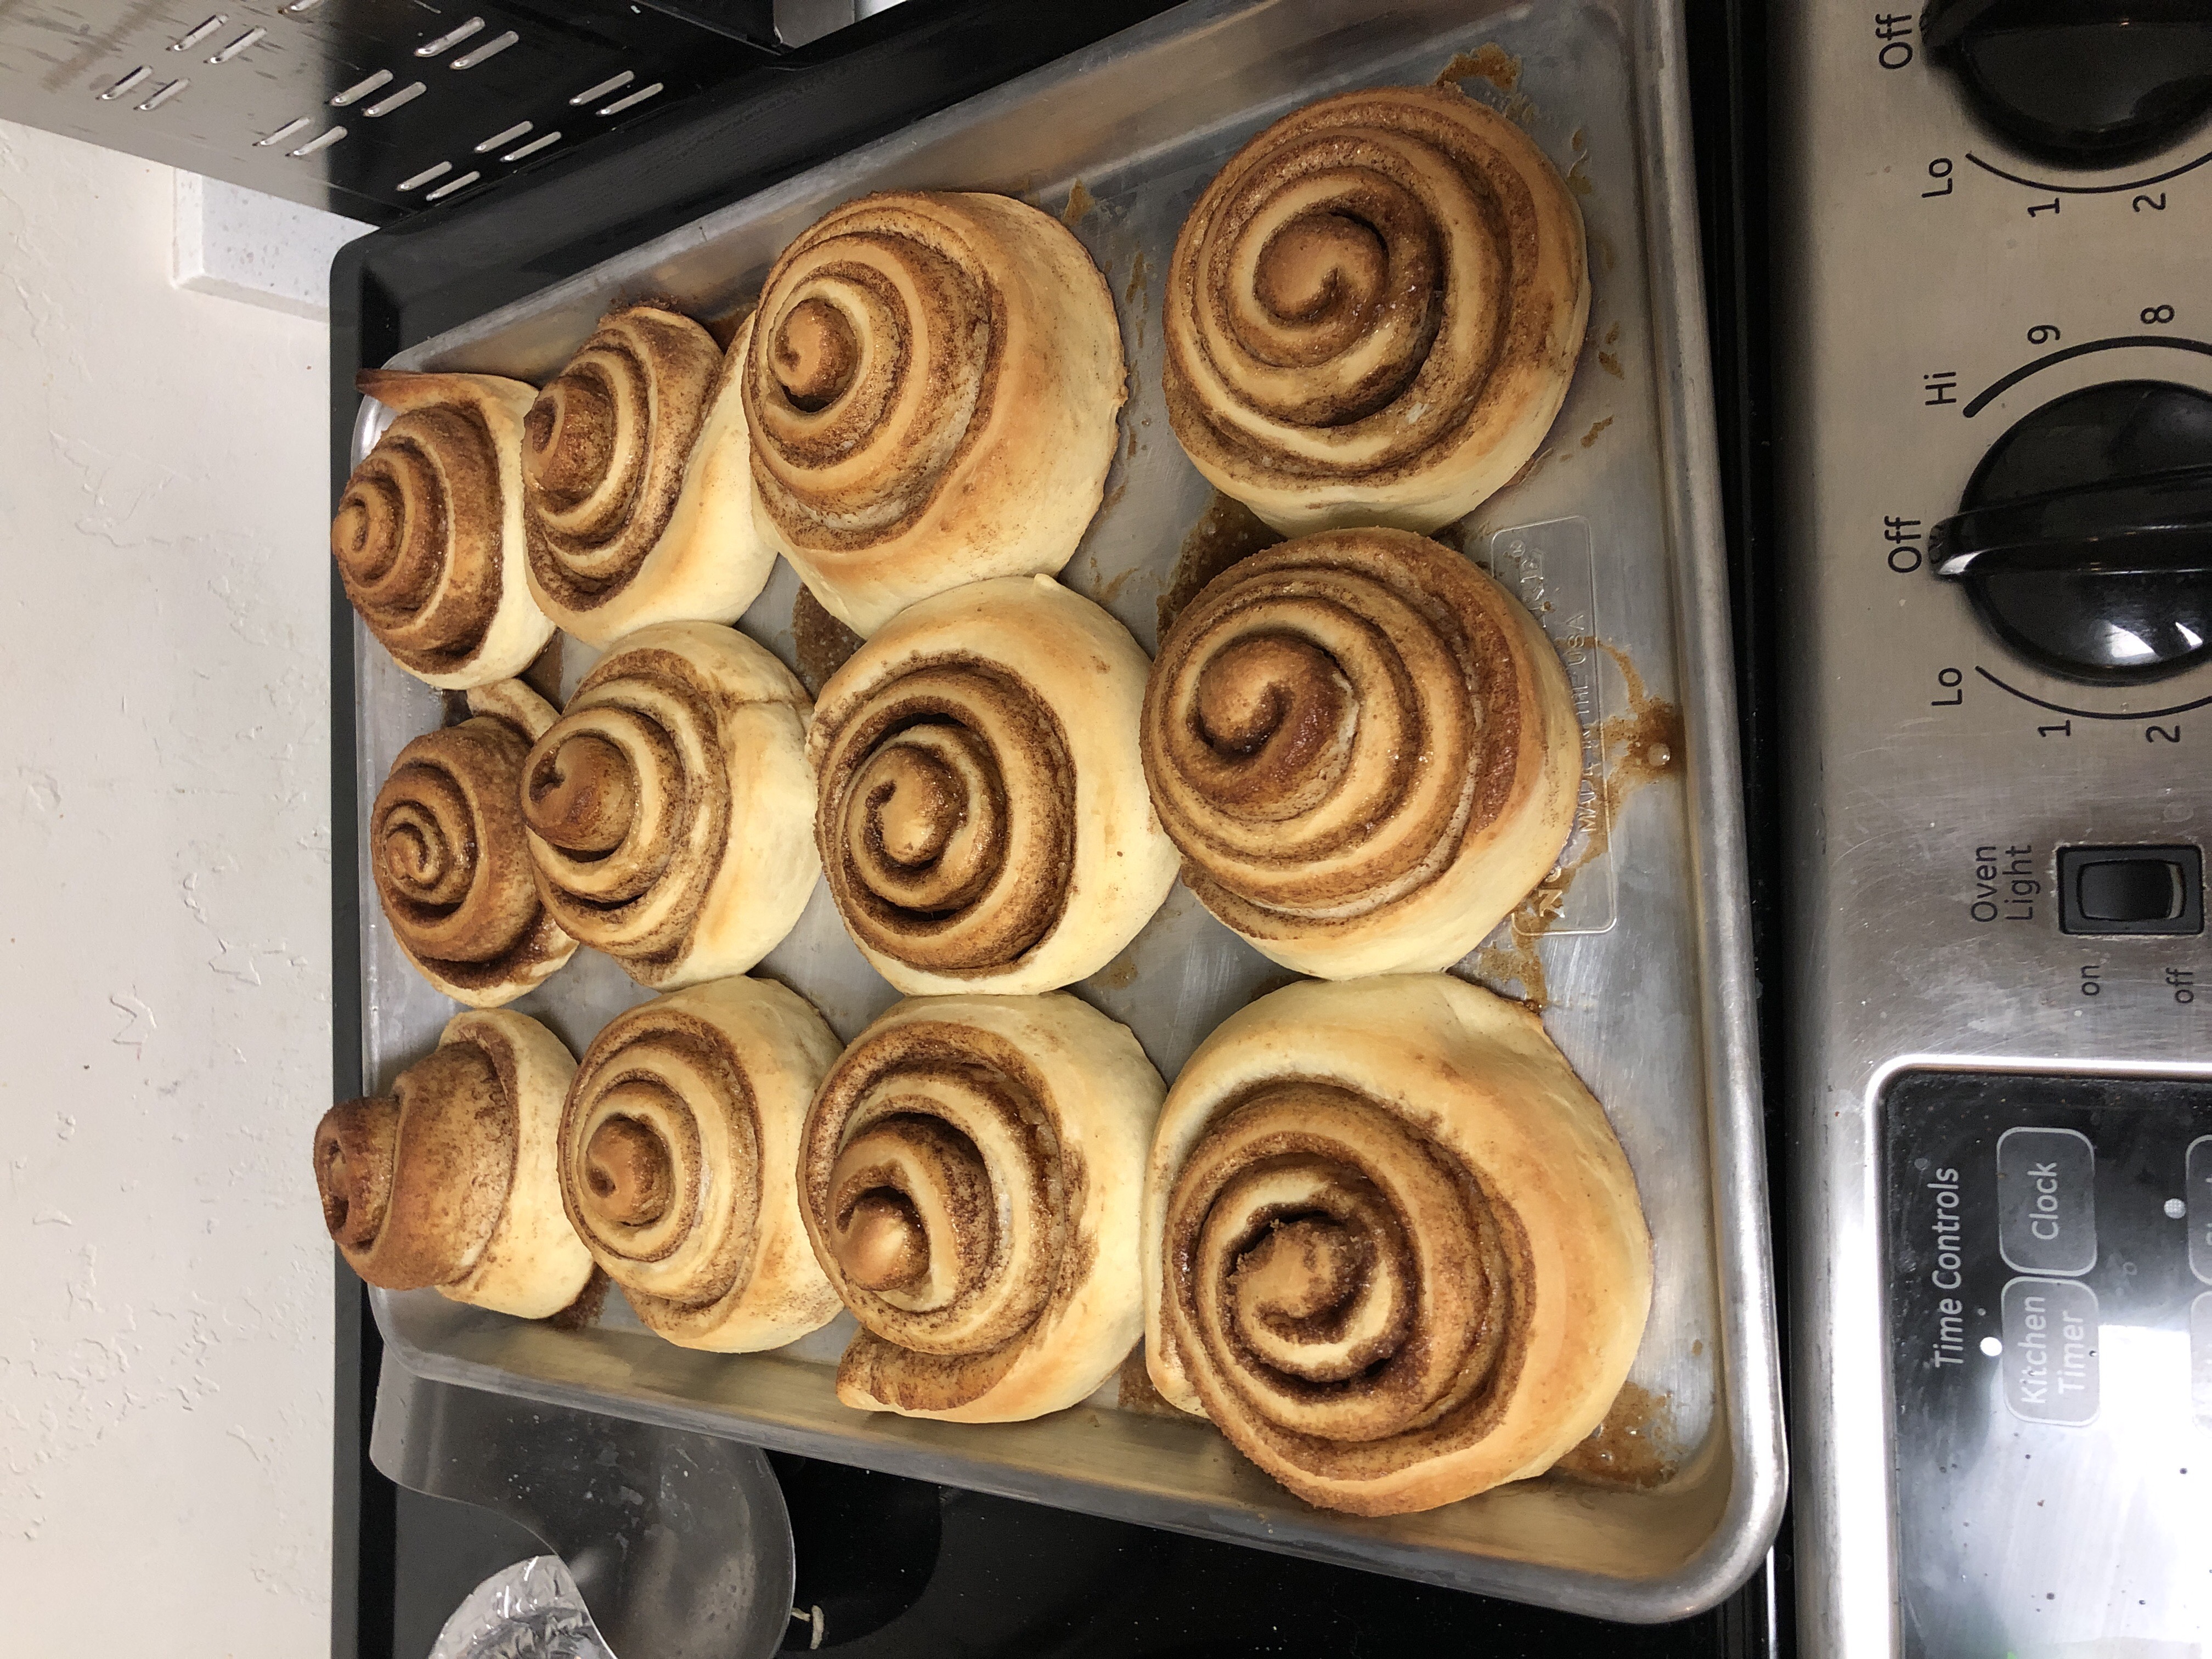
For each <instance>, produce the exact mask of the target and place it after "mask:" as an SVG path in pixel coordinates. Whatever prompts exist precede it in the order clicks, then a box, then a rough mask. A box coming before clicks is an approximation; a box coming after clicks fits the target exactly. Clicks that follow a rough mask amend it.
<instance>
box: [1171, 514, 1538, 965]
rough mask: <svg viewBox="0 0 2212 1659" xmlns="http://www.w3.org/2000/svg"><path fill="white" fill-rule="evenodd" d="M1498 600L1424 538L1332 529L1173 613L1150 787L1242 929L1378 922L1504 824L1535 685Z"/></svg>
mask: <svg viewBox="0 0 2212 1659" xmlns="http://www.w3.org/2000/svg"><path fill="white" fill-rule="evenodd" d="M1494 588H1495V584H1493V583H1491V582H1489V581H1488V580H1487V579H1486V578H1485V577H1483V576H1482V575H1480V574H1479V573H1477V572H1476V571H1475V570H1474V568H1472V567H1471V566H1469V565H1468V563H1467V562H1466V561H1465V560H1464V559H1462V558H1461V557H1460V556H1458V555H1457V554H1455V553H1453V552H1451V551H1450V550H1448V549H1446V548H1443V547H1440V546H1438V545H1437V544H1436V543H1434V542H1431V541H1428V540H1426V539H1425V538H1421V537H1419V536H1413V535H1410V534H1407V532H1402V531H1395V530H1364V531H1338V532H1331V533H1329V534H1327V535H1321V536H1308V537H1304V538H1300V539H1299V540H1297V541H1291V542H1285V543H1282V544H1279V545H1277V546H1275V547H1272V548H1268V549H1267V550H1263V551H1261V552H1259V553H1255V554H1253V555H1251V556H1249V557H1247V558H1245V559H1243V560H1242V561H1241V562H1238V563H1237V564H1236V565H1235V566H1233V567H1231V568H1230V569H1229V570H1227V571H1225V573H1223V574H1222V575H1221V576H1219V577H1218V578H1217V579H1216V580H1214V581H1213V582H1212V583H1211V584H1210V585H1208V586H1207V587H1206V590H1205V591H1204V592H1202V593H1201V594H1200V596H1199V597H1198V599H1196V600H1194V602H1193V603H1192V604H1191V605H1189V606H1188V607H1187V608H1186V609H1185V610H1184V611H1183V612H1182V615H1181V616H1180V617H1177V618H1176V623H1175V626H1174V627H1172V628H1171V629H1169V630H1168V634H1167V637H1166V638H1165V639H1164V640H1163V641H1161V642H1160V652H1159V656H1158V659H1157V660H1156V661H1155V662H1154V664H1153V666H1152V678H1151V679H1150V681H1149V682H1148V683H1147V684H1146V691H1145V712H1144V725H1143V730H1142V747H1143V754H1144V762H1145V777H1146V782H1147V784H1148V785H1149V786H1150V787H1151V790H1152V804H1153V806H1154V807H1155V808H1156V809H1157V811H1158V813H1159V817H1160V823H1161V825H1162V827H1163V828H1164V829H1166V831H1167V833H1168V835H1169V836H1170V837H1171V838H1172V839H1173V840H1174V842H1175V843H1176V848H1178V849H1179V850H1180V851H1181V852H1182V855H1183V860H1184V879H1185V880H1186V881H1187V882H1188V883H1189V884H1190V885H1191V887H1192V888H1193V890H1194V891H1196V892H1197V893H1198V895H1199V896H1200V898H1201V899H1203V900H1204V901H1205V902H1206V905H1207V906H1208V907H1209V908H1212V910H1213V911H1214V913H1215V914H1216V915H1219V916H1220V917H1221V918H1222V919H1223V920H1224V921H1226V922H1228V923H1229V925H1230V926H1231V927H1236V928H1238V929H1239V930H1240V931H1244V932H1258V931H1279V929H1280V927H1282V926H1283V925H1285V924H1297V925H1305V924H1311V925H1314V926H1326V925H1328V924H1331V923H1337V922H1341V921H1348V920H1351V919H1353V918H1357V917H1361V916H1365V915H1371V914H1373V913H1374V912H1376V911H1378V910H1381V909H1383V908H1386V907H1388V906H1389V905H1391V904H1393V903H1395V902H1399V901H1401V900H1402V899H1404V898H1405V897H1407V896H1408V895H1409V894H1412V893H1413V892H1415V891H1417V890H1419V889H1420V888H1422V887H1423V886H1425V884H1428V883H1429V882H1431V881H1432V880H1434V879H1435V878H1437V876H1438V875H1439V874H1441V873H1442V872H1443V871H1444V870H1445V869H1446V868H1447V867H1448V866H1449V865H1450V863H1451V861H1452V860H1453V859H1454V858H1455V856H1456V855H1457V854H1458V853H1459V850H1460V848H1461V847H1462V845H1463V844H1464V842H1466V841H1467V840H1468V837H1469V836H1471V835H1473V834H1474V832H1476V831H1478V830H1480V829H1481V828H1482V827H1483V826H1484V825H1486V823H1490V822H1491V821H1492V819H1494V818H1495V817H1497V816H1498V813H1499V811H1501V810H1502V808H1503V806H1504V802H1505V801H1506V799H1507V798H1508V794H1509V792H1510V788H1511V786H1512V781H1513V777H1514V772H1515V769H1516V765H1517V763H1518V760H1517V750H1518V747H1519V744H1520V742H1521V738H1522V731H1521V720H1522V716H1521V708H1522V699H1523V696H1524V687H1523V685H1522V670H1521V667H1520V663H1519V659H1518V657H1517V656H1516V654H1515V652H1514V650H1513V647H1512V644H1511V642H1510V639H1509V636H1508V635H1507V634H1506V632H1505V630H1504V627H1503V626H1502V624H1501V620H1500V617H1499V614H1498V608H1497V607H1498V605H1501V604H1510V600H1508V599H1505V597H1504V594H1503V593H1502V592H1492V590H1493V589H1494Z"/></svg>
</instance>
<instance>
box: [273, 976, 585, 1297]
mask: <svg viewBox="0 0 2212 1659" xmlns="http://www.w3.org/2000/svg"><path fill="white" fill-rule="evenodd" d="M575 1070H576V1062H575V1061H574V1060H571V1059H569V1058H568V1050H567V1049H566V1048H562V1046H561V1040H560V1038H558V1037H556V1036H554V1035H553V1034H552V1033H551V1032H550V1031H549V1030H546V1029H545V1028H544V1026H543V1025H540V1024H538V1022H537V1021H536V1020H534V1019H532V1018H528V1017H527V1016H526V1015H523V1014H516V1013H509V1012H506V1011H505V1010H500V1011H497V1012H469V1013H464V1014H458V1015H456V1016H454V1018H453V1019H452V1020H450V1021H448V1022H447V1025H446V1029H445V1032H444V1034H443V1035H442V1036H440V1038H439V1039H438V1047H437V1048H436V1049H435V1051H434V1052H433V1053H432V1054H429V1056H428V1058H426V1059H423V1060H418V1061H416V1063H415V1064H414V1065H412V1066H409V1067H408V1068H407V1069H406V1070H405V1071H404V1072H402V1073H400V1074H399V1079H398V1082H397V1083H395V1084H394V1085H392V1093H391V1094H390V1095H388V1096H386V1097H381V1098H377V1099H370V1100H349V1101H347V1102H346V1103H343V1105H339V1106H334V1107H332V1108H331V1109H330V1110H329V1111H328V1112H325V1114H324V1115H323V1120H322V1121H321V1122H320V1123H319V1124H317V1125H316V1126H315V1186H316V1189H317V1191H318V1192H319V1194H320V1195H321V1197H322V1202H323V1220H324V1223H325V1225H326V1226H328V1227H329V1229H330V1233H331V1238H332V1239H333V1240H334V1241H336V1243H337V1247H338V1249H340V1250H341V1251H342V1252H343V1254H344V1255H345V1259H346V1261H347V1262H348V1263H349V1264H350V1265H351V1267H352V1268H353V1270H354V1271H355V1272H356V1273H359V1274H360V1275H361V1276H362V1279H366V1280H367V1281H368V1283H369V1284H371V1285H381V1286H382V1287H383V1288H384V1289H386V1290H388V1291H412V1290H419V1289H421V1288H422V1286H424V1285H435V1286H437V1288H438V1289H439V1290H440V1291H442V1292H443V1293H444V1294H446V1295H447V1296H448V1297H452V1298H453V1300H454V1301H456V1302H470V1303H474V1304H476V1305H477V1306H478V1307H480V1308H490V1309H492V1310H495V1311H496V1312H499V1313H507V1314H514V1315H516V1316H519V1317H521V1318H524V1319H543V1318H544V1317H546V1316H549V1315H551V1314H556V1313H559V1312H560V1311H561V1310H562V1309H564V1308H566V1307H568V1305H569V1304H571V1303H573V1302H574V1301H575V1300H576V1298H577V1297H579V1296H580V1295H581V1294H582V1293H583V1290H584V1286H585V1285H586V1282H587V1281H588V1280H589V1279H590V1278H591V1276H592V1258H591V1256H590V1255H589V1254H588V1253H587V1252H586V1250H585V1249H584V1247H583V1245H582V1244H581V1243H580V1242H579V1241H578V1240H577V1237H576V1234H575V1231H574V1229H572V1228H571V1227H570V1226H569V1225H568V1218H567V1217H566V1216H564V1215H563V1214H562V1210H561V1185H560V1182H559V1181H558V1179H556V1176H555V1174H554V1142H555V1135H556V1131H557V1130H558V1128H559V1127H560V1122H561V1105H562V1099H563V1097H565V1096H566V1095H567V1093H568V1079H570V1077H572V1076H573V1075H574V1073H575Z"/></svg>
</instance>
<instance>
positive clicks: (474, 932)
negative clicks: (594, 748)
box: [368, 710, 574, 992]
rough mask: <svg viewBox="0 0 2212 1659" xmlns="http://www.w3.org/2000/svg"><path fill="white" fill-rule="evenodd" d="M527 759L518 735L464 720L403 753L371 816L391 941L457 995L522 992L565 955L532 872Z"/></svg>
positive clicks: (499, 725)
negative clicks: (525, 820) (509, 988)
mask: <svg viewBox="0 0 2212 1659" xmlns="http://www.w3.org/2000/svg"><path fill="white" fill-rule="evenodd" d="M547 712H548V714H550V710H549V711H547ZM529 753H530V738H529V737H528V735H527V734H526V733H525V732H523V731H522V730H521V729H520V727H518V726H514V725H512V724H510V723H509V722H507V721H506V720H500V719H496V718H494V717H492V716H489V715H486V714H478V715H476V716H473V717H472V718H471V719H468V720H464V721H462V722H461V723H460V724H459V725H458V726H447V727H446V728H445V729H444V730H443V731H440V732H429V733H428V734H426V735H424V736H422V737H419V738H416V739H415V740H414V741H413V742H412V743H410V744H408V745H407V746H406V747H405V748H404V749H403V750H400V751H399V758H398V760H397V761H396V762H394V763H393V764H392V773H391V775H390V776H389V777H387V778H386V780H385V782H384V787H383V788H382V789H380V790H379V791H378V792H377V796H376V801H375V804H374V805H373V806H372V807H371V808H370V809H369V815H368V844H369V859H370V871H371V873H372V874H373V875H374V878H375V880H376V893H377V897H378V899H379V900H380V902H382V904H383V906H384V914H385V915H386V917H387V918H388V919H389V920H390V921H391V923H392V932H393V933H396V934H397V935H398V939H399V942H400V944H401V945H403V946H404V948H405V950H406V951H407V953H408V955H409V956H410V957H413V958H414V959H415V960H416V962H417V963H420V964H421V965H422V967H423V968H424V969H425V970H426V971H427V972H428V973H429V974H430V975H433V976H434V977H435V978H436V979H438V980H440V981H444V982H445V983H446V984H447V985H450V986H452V987H456V988H457V989H461V990H469V991H476V990H482V991H486V992H491V991H495V990H496V989H497V988H498V987H502V986H506V985H510V984H511V985H513V986H514V987H515V988H516V989H517V990H518V991H519V990H520V989H522V988H526V985H527V983H528V982H530V981H532V980H533V979H535V978H536V977H538V976H539V975H538V974H537V972H536V970H537V969H539V968H541V967H543V966H544V964H545V963H548V962H549V960H550V959H552V958H554V957H565V956H566V955H567V953H568V951H572V950H573V949H574V944H573V942H572V941H571V940H570V939H568V935H567V934H565V933H562V931H561V928H560V926H559V924H558V923H556V921H554V919H553V917H552V915H551V914H550V912H548V910H547V909H546V908H545V905H544V902H543V901H542V900H541V899H540V897H539V896H538V883H537V880H536V878H535V877H534V876H533V875H532V872H531V859H530V848H529V844H528V842H527V840H526V837H525V836H524V834H523V827H522V805H521V794H522V773H523V763H524V762H525V760H526V758H527V757H528V756H529Z"/></svg>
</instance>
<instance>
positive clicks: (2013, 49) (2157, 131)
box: [1920, 0, 2212, 167]
mask: <svg viewBox="0 0 2212 1659" xmlns="http://www.w3.org/2000/svg"><path fill="white" fill-rule="evenodd" d="M1920 32H1921V38H1922V40H1923V41H1925V42H1926V44H1927V46H1928V50H1929V52H1930V53H1931V54H1932V55H1933V56H1934V58H1935V59H1936V62H1937V63H1939V64H1943V65H1944V66H1945V67H1947V68H1948V69H1949V70H1952V71H1953V72H1954V74H1956V75H1957V76H1958V77H1959V79H1960V82H1961V83H1962V84H1963V85H1964V86H1965V88H1966V96H1967V99H1968V100H1969V101H1970V102H1971V103H1972V105H1973V106H1974V108H1975V110H1976V111H1977V112H1978V113H1979V114H1980V116H1981V117H1982V118H1983V119H1984V120H1985V121H1987V122H1988V123H1989V124H1990V125H1991V126H1992V127H1994V128H1996V131H1998V132H1999V133H2000V134H2002V136H2003V137H2005V138H2006V139H2007V140H2008V142H2010V143H2013V144H2014V145H2015V146H2016V147H2017V148H2019V149H2021V150H2023V151H2025V152H2026V153H2027V154H2028V155H2034V156H2038V157H2040V158H2041V159H2043V160H2045V161H2055V162H2057V163H2058V164H2059V165H2060V166H2062V167H2118V166H2121V165H2123V164H2124V163H2125V162H2128V161H2133V160H2135V159H2136V158H2137V157H2140V156H2142V155H2148V154H2150V153H2151V152H2152V151H2154V150H2158V149H2163V148H2165V147H2166V145H2168V144H2170V143H2172V142H2173V141H2174V140H2175V139H2177V138H2178V137H2180V136H2181V135H2182V134H2183V133H2185V132H2186V131H2188V130H2189V129H2190V128H2191V127H2193V126H2195V125H2197V123H2199V122H2200V121H2202V120H2203V118H2204V117H2205V116H2206V115H2207V114H2208V113H2212V4H2208V3H2207V0H1934V3H1932V4H1931V5H1929V8H1928V9H1927V10H1926V11H1925V12H1923V14H1922V15H1921V19H1920Z"/></svg>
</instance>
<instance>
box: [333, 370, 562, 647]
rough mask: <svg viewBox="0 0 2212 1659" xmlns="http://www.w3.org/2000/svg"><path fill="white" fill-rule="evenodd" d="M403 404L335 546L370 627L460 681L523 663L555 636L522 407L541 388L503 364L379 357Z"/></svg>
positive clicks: (340, 517) (361, 381) (387, 399)
mask: <svg viewBox="0 0 2212 1659" xmlns="http://www.w3.org/2000/svg"><path fill="white" fill-rule="evenodd" d="M354 384H355V385H356V386H358V387H359V388H360V389H361V390H362V392H366V393H368V396H370V397H372V398H375V399H376V400H377V402H379V403H380V404H385V405H386V406H387V407H389V408H391V409H394V410H398V418H397V419H395V420H394V421H393V422H392V424H391V425H390V426H389V427H387V428H386V429H385V433H384V435H383V436H382V437H380V438H379V439H378V440H377V441H376V447H375V448H374V449H372V450H370V451H369V453H368V455H367V456H366V457H365V458H364V459H362V464H361V465H359V466H357V467H356V468H354V470H353V477H351V478H349V479H348V480H347V481H346V487H345V493H344V495H342V496H340V497H339V498H338V511H337V517H336V518H334V519H333V520H331V554H332V555H333V556H335V557H336V558H337V562H338V574H339V576H340V578H341V579H343V581H344V583H345V591H346V597H347V598H348V599H350V600H352V601H353V608H354V609H355V610H356V611H359V612H360V613H361V619H362V622H363V623H367V624H368V631H369V632H370V633H371V634H373V635H375V636H376V638H377V639H378V640H379V641H380V642H381V643H382V644H383V646H384V648H385V649H386V650H387V651H389V652H390V653H392V660H393V661H395V662H397V663H398V665H400V666H401V667H402V668H404V669H405V670H406V671H408V672H409V673H410V674H412V675H414V676H415V677H416V678H417V679H420V680H425V681H428V683H429V684H432V685H435V686H440V687H442V688H444V689H446V690H465V689H466V688H468V687H470V686H472V685H489V684H491V682H492V681H494V680H503V679H507V678H511V677H512V676H513V675H516V674H519V673H520V672H521V671H523V670H524V669H525V668H526V667H528V666H529V665H530V659H532V657H535V656H536V655H537V654H538V652H539V651H541V650H543V649H544V645H545V641H548V640H550V639H551V638H552V637H553V624H552V623H550V622H548V621H547V620H546V618H545V616H544V612H543V611H539V610H538V606H537V605H536V603H535V602H534V601H533V600H532V599H531V597H530V587H529V583H528V580H527V579H526V575H525V574H524V565H525V563H526V560H525V558H524V556H523V532H522V471H521V460H520V457H521V448H522V419H523V416H524V415H525V413H526V411H527V410H529V408H530V401H531V399H532V398H533V397H535V396H536V395H537V394H536V393H534V392H532V391H531V389H530V388H529V387H528V386H525V385H523V384H522V382H521V381H520V380H501V379H500V378H499V377H498V376H497V375H495V374H401V373H398V372H397V371H394V370H390V369H372V370H368V371H366V372H364V373H362V374H360V375H359V376H357V377H356V380H355V382H354Z"/></svg>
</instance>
